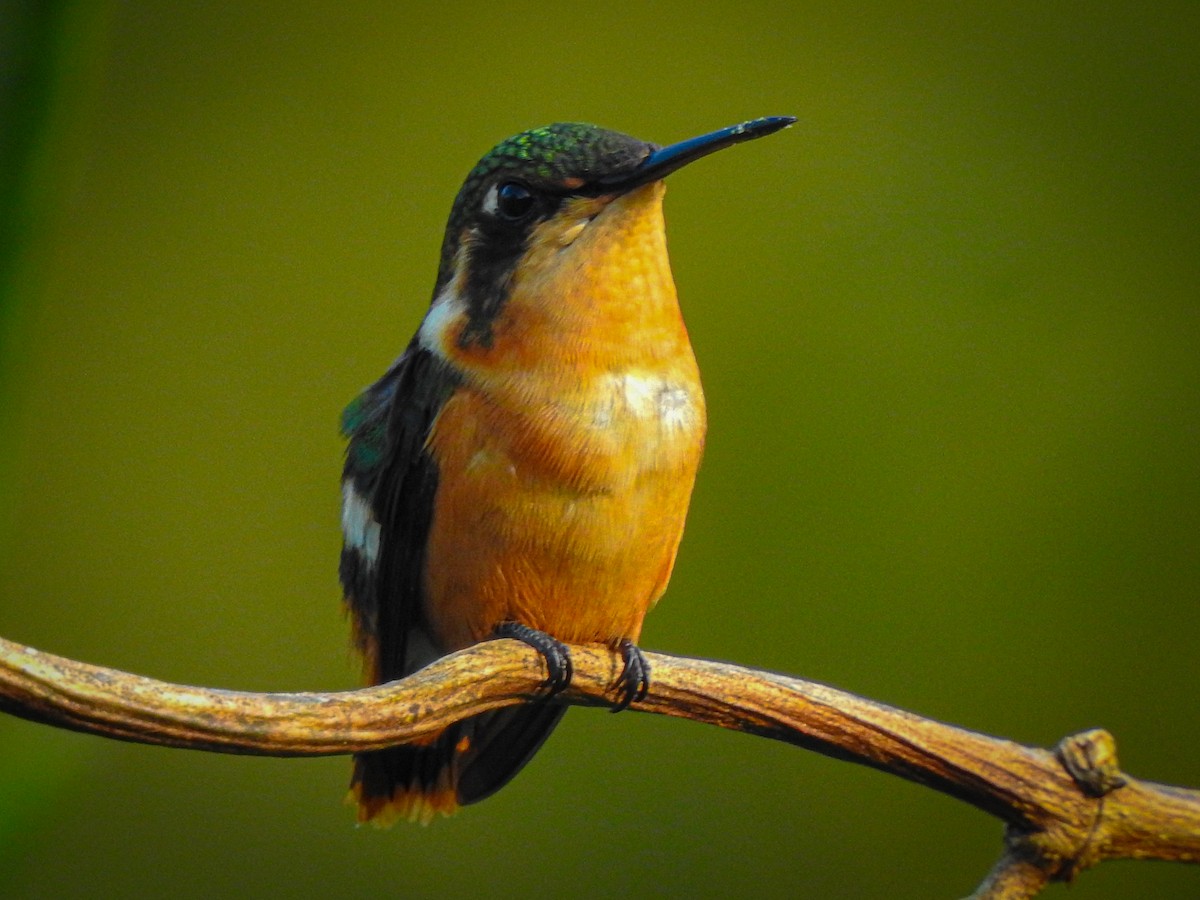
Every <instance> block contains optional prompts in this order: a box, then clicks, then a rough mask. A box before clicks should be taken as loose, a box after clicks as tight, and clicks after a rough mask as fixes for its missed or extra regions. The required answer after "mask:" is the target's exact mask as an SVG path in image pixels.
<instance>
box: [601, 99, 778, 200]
mask: <svg viewBox="0 0 1200 900" xmlns="http://www.w3.org/2000/svg"><path fill="white" fill-rule="evenodd" d="M795 121H796V117H795V116H765V117H764V118H761V119H752V120H751V121H749V122H743V123H742V124H741V125H730V126H729V127H728V128H722V129H721V130H720V131H713V132H710V133H709V134H702V135H700V137H694V138H690V139H688V140H686V141H680V142H679V143H678V144H671V145H670V146H669V147H663V148H662V149H660V150H655V151H654V152H653V153H651V154H650V155H649V156H647V157H646V158H645V159H644V160H642V162H641V164H640V165H639V166H638V167H637V168H636V169H634V170H633V171H632V172H624V173H621V174H619V175H608V176H605V177H603V178H598V179H596V180H595V181H594V182H592V183H591V185H589V187H595V188H598V189H601V190H603V191H605V192H608V191H628V190H632V189H633V188H635V187H639V186H640V185H643V184H649V183H650V182H651V181H658V180H659V179H660V178H666V177H667V176H668V175H670V174H671V173H672V172H674V171H675V170H676V169H681V168H683V167H684V166H686V165H687V164H688V163H690V162H693V161H695V160H697V159H699V158H700V157H702V156H708V154H710V153H716V152H717V151H718V150H722V149H724V148H725V147H732V146H733V145H734V144H740V143H742V141H753V140H755V139H756V138H760V137H766V136H767V135H768V134H774V133H775V132H777V131H781V130H782V129H784V128H787V127H788V126H789V125H791V124H793V123H794V122H795Z"/></svg>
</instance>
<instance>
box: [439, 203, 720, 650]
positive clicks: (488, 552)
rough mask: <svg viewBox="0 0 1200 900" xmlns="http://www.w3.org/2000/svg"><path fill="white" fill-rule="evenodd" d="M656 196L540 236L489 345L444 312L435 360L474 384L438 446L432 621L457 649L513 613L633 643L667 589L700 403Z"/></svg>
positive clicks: (542, 625) (696, 451) (690, 477)
mask: <svg viewBox="0 0 1200 900" xmlns="http://www.w3.org/2000/svg"><path fill="white" fill-rule="evenodd" d="M661 198H662V186H661V184H654V185H649V186H647V187H645V188H641V189H639V190H637V191H634V192H632V193H630V194H628V195H625V196H623V197H619V198H617V199H616V200H613V201H611V202H607V201H596V200H589V201H580V206H579V208H578V210H577V211H576V212H578V215H576V216H574V217H572V216H570V215H568V216H563V217H560V218H559V219H556V220H555V221H554V222H552V223H547V225H546V227H545V229H544V230H543V231H542V232H541V233H535V239H534V242H533V244H532V245H531V248H530V250H529V252H528V254H527V255H526V259H525V260H524V261H523V264H522V265H521V267H520V268H519V270H518V272H519V275H518V277H517V279H516V280H515V281H514V283H513V287H512V293H511V295H510V297H509V299H508V301H507V303H506V304H505V306H504V308H503V310H502V312H501V314H500V316H499V317H498V318H497V320H496V322H495V323H494V326H493V340H492V342H491V344H490V345H488V346H484V345H482V344H478V343H477V344H472V345H470V346H467V347H462V346H460V345H459V343H458V339H457V337H458V334H459V333H460V332H461V330H462V325H463V324H464V319H463V318H462V317H458V318H457V319H456V318H455V317H453V316H447V317H446V325H445V327H444V329H443V331H442V332H441V333H440V334H439V336H438V340H439V347H438V350H439V352H440V353H441V354H442V355H443V356H444V357H445V358H446V359H447V360H448V361H449V362H450V363H451V364H452V365H454V366H455V367H456V368H457V369H458V370H459V371H460V373H461V374H462V375H463V378H464V381H465V387H464V388H463V389H461V390H460V391H459V392H457V393H456V394H455V395H454V396H453V397H452V398H451V399H450V400H449V402H448V403H447V404H446V405H445V407H444V408H443V409H442V411H441V413H440V415H439V417H438V419H437V421H436V422H435V424H434V428H433V431H432V434H431V437H430V441H429V449H430V452H431V453H432V455H433V457H434V459H435V460H436V462H437V466H438V471H439V482H438V493H437V498H436V501H435V506H434V516H433V523H432V529H431V533H430V538H429V545H428V557H427V584H426V587H427V597H428V609H427V610H426V614H427V618H428V621H429V624H430V626H431V629H432V631H433V633H434V635H435V636H436V638H437V639H438V640H439V642H441V643H442V644H443V645H444V646H445V647H447V648H452V647H458V646H463V645H465V644H468V643H471V642H473V641H476V640H480V639H482V638H484V637H486V636H487V635H488V634H489V633H490V632H491V631H492V629H493V628H494V627H495V626H496V625H497V624H499V623H500V622H503V621H505V620H509V619H511V620H515V621H519V622H522V623H525V624H527V625H531V626H533V627H535V628H539V629H541V630H543V631H546V632H548V633H550V634H552V635H554V636H556V637H558V638H560V639H562V640H566V641H615V640H617V639H620V638H625V637H628V638H632V639H635V640H636V638H637V637H638V634H639V632H640V631H641V625H642V619H643V617H644V616H645V614H646V611H647V610H648V609H649V608H650V606H652V605H653V603H654V602H655V601H656V600H657V599H658V598H659V596H660V595H661V594H662V592H663V590H664V589H665V587H666V584H667V579H668V578H669V576H670V572H671V568H672V566H673V564H674V560H675V553H676V550H677V549H678V546H679V541H680V537H681V536H682V533H683V524H684V519H685V517H686V515H687V508H688V502H689V500H690V497H691V491H692V485H693V482H694V480H695V476H696V470H697V467H698V466H699V462H700V456H701V452H702V449H703V444H704V430H705V409H704V397H703V393H702V391H701V387H700V378H699V372H698V371H697V368H696V362H695V358H694V356H693V354H692V349H691V345H690V343H689V342H688V339H687V332H686V330H685V328H684V325H683V320H682V318H681V316H680V313H679V307H678V301H677V299H676V296H675V287H674V283H673V281H672V279H671V274H670V269H669V265H668V262H667V256H666V247H665V242H664V237H663V225H662V216H661Z"/></svg>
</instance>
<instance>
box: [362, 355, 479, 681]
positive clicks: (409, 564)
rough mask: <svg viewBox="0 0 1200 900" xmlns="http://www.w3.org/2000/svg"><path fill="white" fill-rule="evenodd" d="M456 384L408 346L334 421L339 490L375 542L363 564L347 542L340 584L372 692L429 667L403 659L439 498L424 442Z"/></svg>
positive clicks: (417, 625)
mask: <svg viewBox="0 0 1200 900" xmlns="http://www.w3.org/2000/svg"><path fill="white" fill-rule="evenodd" d="M455 384H456V380H455V377H454V375H453V373H452V372H451V370H450V369H449V368H448V367H447V366H446V365H445V364H443V363H441V362H440V361H438V360H437V358H436V357H434V356H433V355H432V354H431V353H430V352H429V351H428V350H425V349H423V348H422V347H420V346H419V345H418V344H417V342H416V340H415V339H414V341H413V342H412V343H411V344H409V346H408V349H407V350H405V351H404V354H403V355H402V356H401V357H400V359H398V360H397V361H396V363H395V365H393V366H392V367H391V369H389V370H388V372H387V373H386V374H385V375H384V376H383V377H382V378H380V379H379V381H377V382H376V383H375V384H373V385H372V386H371V387H369V388H368V389H367V390H366V391H364V392H363V393H362V395H360V396H359V397H358V398H357V399H356V400H355V401H354V402H353V403H351V404H350V406H348V407H347V408H346V412H345V413H344V414H343V417H342V431H343V433H344V434H345V435H346V436H347V437H348V438H349V439H350V443H349V445H348V447H347V449H346V465H345V469H344V471H343V476H342V477H343V486H345V485H347V484H349V485H350V486H351V487H352V489H353V493H354V495H355V502H359V503H360V504H365V506H366V508H367V509H369V510H370V513H371V515H372V516H373V519H374V523H377V525H378V534H379V537H378V544H377V548H376V552H375V553H374V554H370V553H368V552H366V551H365V548H364V547H362V546H359V545H356V543H355V542H354V541H352V540H350V536H349V534H347V535H346V541H345V543H344V544H343V547H342V556H341V563H340V566H339V574H340V577H341V581H342V589H343V591H344V593H345V597H346V604H347V606H348V607H349V609H350V613H351V615H352V617H353V619H354V630H355V635H356V639H357V642H358V646H359V649H360V650H362V652H363V653H364V655H365V656H366V658H367V662H368V667H369V669H370V674H371V677H372V679H373V680H374V681H376V682H384V681H391V680H392V679H395V678H400V677H402V676H403V675H406V674H408V673H409V672H411V671H413V670H414V669H415V668H417V666H419V665H423V664H424V663H426V662H428V661H429V660H427V659H426V660H420V661H418V662H417V663H416V665H414V660H413V659H412V658H411V653H410V642H411V639H412V638H413V637H414V636H415V634H416V633H417V632H418V631H421V630H422V629H421V618H422V609H423V598H422V591H423V579H422V571H423V569H424V562H425V549H426V543H427V537H428V534H429V523H430V518H431V517H432V514H433V500H434V495H435V493H436V491H437V468H436V466H435V465H434V462H433V460H432V459H431V458H430V456H429V454H428V453H427V452H426V449H425V442H426V439H427V438H428V436H429V430H430V428H431V427H432V425H433V422H434V419H435V418H436V417H437V414H438V411H439V410H440V409H441V407H442V405H443V404H444V403H445V401H446V398H447V397H448V396H449V395H450V393H451V391H452V390H453V389H454V386H455ZM343 490H345V487H343ZM348 502H351V501H350V500H349V499H347V498H345V497H344V498H343V503H348ZM359 508H360V510H361V506H360V507H359ZM343 522H344V523H345V515H344V516H343ZM360 531H361V529H360ZM360 543H361V541H360ZM372 556H373V558H372Z"/></svg>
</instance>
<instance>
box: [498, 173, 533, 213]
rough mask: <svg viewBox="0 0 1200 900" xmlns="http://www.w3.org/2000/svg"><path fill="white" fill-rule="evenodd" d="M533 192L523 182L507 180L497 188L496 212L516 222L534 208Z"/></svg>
mask: <svg viewBox="0 0 1200 900" xmlns="http://www.w3.org/2000/svg"><path fill="white" fill-rule="evenodd" d="M533 203H534V197H533V192H532V191H530V190H529V188H527V187H525V185H523V184H518V183H517V182H515V181H506V182H504V184H502V185H500V187H498V188H496V214H497V215H498V216H499V217H500V218H501V219H506V220H508V221H509V222H516V221H518V220H520V219H523V218H525V216H527V215H528V214H529V211H530V210H531V209H533Z"/></svg>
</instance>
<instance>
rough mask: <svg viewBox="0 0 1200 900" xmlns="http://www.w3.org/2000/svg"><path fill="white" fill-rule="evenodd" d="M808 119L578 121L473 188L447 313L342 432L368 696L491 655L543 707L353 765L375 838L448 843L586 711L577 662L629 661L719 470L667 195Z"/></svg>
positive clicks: (623, 686) (455, 241) (451, 251)
mask: <svg viewBox="0 0 1200 900" xmlns="http://www.w3.org/2000/svg"><path fill="white" fill-rule="evenodd" d="M793 122H795V119H794V118H793V117H791V116H773V117H768V118H761V119H755V120H753V121H750V122H745V123H743V124H740V125H734V126H731V127H729V128H724V129H721V130H719V131H714V132H711V133H709V134H704V135H702V136H700V137H695V138H692V139H690V140H685V141H682V142H680V143H676V144H671V145H669V146H666V147H661V146H659V145H657V144H652V143H647V142H645V141H641V140H638V139H636V138H633V137H630V136H628V135H625V134H621V133H619V132H615V131H609V130H606V129H603V128H599V127H597V126H595V125H588V124H581V123H557V124H553V125H547V126H544V127H541V128H534V129H531V130H529V131H524V132H521V133H520V134H517V135H514V136H513V137H510V138H508V139H507V140H504V141H502V142H500V143H499V144H497V145H496V146H495V147H494V148H493V149H492V150H491V151H489V152H488V153H487V154H486V155H485V156H484V157H483V158H482V159H481V160H480V161H479V162H478V164H477V165H476V166H475V167H474V168H473V169H472V170H471V172H470V174H468V175H467V178H466V181H465V182H464V183H463V185H462V187H461V189H460V190H459V192H458V195H457V197H456V198H455V200H454V204H453V207H452V209H451V211H450V218H449V221H448V223H447V225H446V233H445V237H444V239H443V241H442V247H441V258H440V261H439V264H438V271H437V279H436V282H435V284H434V288H433V299H432V302H431V303H430V306H429V308H428V310H427V312H426V314H425V317H424V319H423V321H422V322H421V324H420V326H419V328H418V329H417V333H416V334H415V335H414V336H413V338H412V340H411V341H410V342H409V344H408V346H407V348H406V349H405V350H404V352H403V353H402V354H401V355H400V357H399V359H397V360H396V362H395V363H393V364H392V366H391V368H389V369H388V370H387V372H386V373H385V374H384V375H383V377H382V378H380V379H379V380H378V381H376V382H375V383H374V384H372V385H371V386H370V387H368V388H367V389H366V390H365V391H363V392H362V393H361V394H360V395H359V396H358V397H357V398H356V399H355V400H353V401H352V402H351V403H350V405H349V406H347V408H346V410H345V411H344V413H343V415H342V422H341V430H342V434H343V436H344V437H346V438H347V439H348V444H347V448H346V459H345V467H344V471H343V476H342V534H343V547H342V552H341V560H340V565H339V576H340V580H341V584H342V589H343V593H344V597H345V605H346V608H347V609H348V611H349V614H350V618H351V621H352V625H353V631H354V639H355V643H356V645H357V648H358V650H359V651H360V652H361V653H362V655H363V658H364V668H365V670H366V675H367V678H368V680H369V681H370V682H371V683H383V682H387V681H391V680H394V679H397V678H402V677H404V676H405V675H408V674H410V673H412V672H415V671H416V670H418V669H420V668H421V667H423V666H425V665H428V664H429V663H430V662H432V661H433V660H435V659H437V658H439V657H440V656H443V655H445V654H447V653H450V652H452V651H454V650H457V649H460V648H463V647H466V646H469V645H471V644H474V643H476V642H479V641H483V640H487V639H490V638H497V637H510V638H515V639H517V640H520V641H524V642H525V643H527V644H530V645H532V646H533V647H535V648H536V649H537V650H538V651H539V653H540V654H541V655H542V657H543V659H544V661H545V663H546V668H547V671H548V681H547V687H548V688H549V691H548V693H547V697H546V698H539V699H537V700H534V701H531V702H529V703H526V704H523V705H520V706H515V707H507V708H504V709H500V710H496V711H492V712H488V713H484V714H482V715H477V716H474V717H471V718H468V719H465V720H463V721H461V722H458V723H457V724H455V725H452V726H450V727H448V728H446V729H445V730H443V731H442V732H440V733H438V734H437V735H436V736H434V737H432V738H429V739H426V740H424V741H422V742H417V743H411V744H406V745H402V746H397V747H394V748H389V749H386V750H379V751H372V752H369V753H360V754H358V755H357V756H356V757H355V762H354V774H353V778H352V781H351V797H352V799H353V800H354V801H356V802H357V805H358V818H359V820H360V821H362V822H368V821H369V822H372V823H374V824H379V825H387V824H391V822H393V821H395V820H397V819H409V820H413V821H420V822H424V823H428V822H429V821H431V820H432V819H433V818H434V817H436V816H437V815H438V814H443V815H450V814H452V813H453V812H455V811H456V810H457V809H458V808H459V807H460V806H463V805H466V804H470V803H474V802H476V801H479V800H482V799H484V798H486V797H488V796H490V795H491V794H493V793H494V792H495V791H497V790H499V789H500V788H501V787H503V786H504V785H505V784H506V783H507V782H508V781H509V780H510V779H512V778H513V776H515V775H516V774H517V772H518V771H520V769H521V768H522V767H523V766H524V765H525V764H526V763H527V762H528V761H529V759H530V758H531V757H532V755H533V754H534V753H535V752H536V751H537V749H538V748H539V747H540V746H541V745H542V742H543V741H545V740H546V738H547V736H548V735H549V734H550V732H551V731H552V730H553V729H554V727H555V726H556V725H557V724H558V722H559V720H560V719H561V718H562V716H563V714H564V712H565V710H566V706H565V705H563V704H560V703H555V702H553V701H552V700H551V699H548V697H549V696H550V695H552V694H553V693H554V692H556V691H558V690H561V689H562V688H563V687H565V686H566V685H567V684H568V683H569V681H570V673H571V668H570V653H569V650H568V648H567V647H566V646H565V644H569V643H589V642H596V643H604V644H607V645H609V646H610V647H611V648H613V649H614V650H615V651H618V652H619V653H620V655H621V659H622V661H623V666H622V671H621V674H620V677H619V679H618V683H617V685H616V691H617V696H618V698H619V699H618V703H617V704H616V706H617V709H620V708H623V707H625V706H628V705H629V704H630V703H632V702H634V701H635V700H639V699H641V698H643V697H644V696H645V693H646V691H647V688H648V686H649V680H650V668H649V665H648V663H647V661H646V659H645V657H644V655H643V654H642V652H641V651H640V650H639V649H638V646H637V640H638V638H639V636H640V633H641V629H642V620H643V619H644V617H645V615H646V613H647V612H648V611H649V609H650V608H651V607H653V606H654V604H655V603H656V602H657V601H658V599H659V597H661V596H662V593H663V591H664V590H665V589H666V587H667V580H668V579H669V577H670V575H671V570H672V568H673V566H674V563H675V556H676V552H677V550H678V548H679V543H680V539H681V538H682V535H683V526H684V520H685V518H686V516H687V510H688V504H689V502H690V499H691V494H692V487H693V484H694V482H695V478H696V471H697V469H698V467H699V465H700V457H701V454H702V451H703V449H704V440H705V429H706V413H705V401H704V393H703V390H702V388H701V384H700V372H699V369H698V368H697V365H696V358H695V355H694V353H693V351H692V346H691V343H690V341H689V339H688V333H687V329H686V328H685V326H684V321H683V317H682V314H681V312H680V308H679V301H678V299H677V296H676V290H675V283H674V279H673V278H672V275H671V268H670V263H669V261H668V258H667V244H666V233H665V228H664V221H663V210H662V203H663V194H664V191H665V185H664V183H663V179H664V178H665V177H666V176H667V175H669V174H670V173H672V172H674V171H675V170H677V169H679V168H681V167H683V166H685V165H687V164H688V163H690V162H692V161H694V160H696V159H699V158H700V157H702V156H706V155H708V154H710V153H713V152H714V151H717V150H720V149H722V148H724V147H729V146H731V145H733V144H736V143H740V142H742V141H749V140H753V139H755V138H759V137H763V136H765V135H768V134H772V133H774V132H776V131H779V130H780V129H783V128H786V127H787V126H789V125H791V124H792V123H793Z"/></svg>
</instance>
